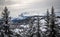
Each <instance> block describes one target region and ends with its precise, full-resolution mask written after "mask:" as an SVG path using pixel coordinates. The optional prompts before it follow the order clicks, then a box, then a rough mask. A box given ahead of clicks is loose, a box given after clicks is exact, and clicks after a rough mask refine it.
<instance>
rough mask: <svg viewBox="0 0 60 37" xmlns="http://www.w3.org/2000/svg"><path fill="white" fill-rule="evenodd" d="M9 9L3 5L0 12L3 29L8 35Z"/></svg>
mask: <svg viewBox="0 0 60 37" xmlns="http://www.w3.org/2000/svg"><path fill="white" fill-rule="evenodd" d="M9 13H10V12H9V11H8V8H7V7H5V8H4V11H3V12H2V19H3V24H4V25H3V27H4V31H5V34H7V35H8V36H10V35H9V34H10V30H9Z"/></svg>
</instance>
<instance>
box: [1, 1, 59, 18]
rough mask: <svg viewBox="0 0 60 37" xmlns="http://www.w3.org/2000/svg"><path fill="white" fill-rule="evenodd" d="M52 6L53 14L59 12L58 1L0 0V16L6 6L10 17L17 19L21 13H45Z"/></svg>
mask: <svg viewBox="0 0 60 37" xmlns="http://www.w3.org/2000/svg"><path fill="white" fill-rule="evenodd" d="M52 5H53V6H54V8H55V12H60V0H0V15H1V12H2V11H3V9H4V7H5V6H7V7H8V9H9V11H10V12H11V13H10V16H12V17H17V16H18V15H19V14H21V13H27V14H29V15H35V14H42V13H45V12H46V10H47V9H49V11H50V9H51V7H52Z"/></svg>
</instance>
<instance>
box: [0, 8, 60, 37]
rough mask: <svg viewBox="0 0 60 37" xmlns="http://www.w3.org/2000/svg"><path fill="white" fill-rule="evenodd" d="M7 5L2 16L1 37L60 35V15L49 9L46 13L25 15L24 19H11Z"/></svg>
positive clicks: (0, 21)
mask: <svg viewBox="0 0 60 37" xmlns="http://www.w3.org/2000/svg"><path fill="white" fill-rule="evenodd" d="M9 15H10V11H9V10H8V8H7V7H5V8H4V10H3V11H2V16H1V18H0V37H60V22H59V19H60V16H57V15H56V12H54V7H52V8H51V12H49V10H48V9H47V12H46V14H45V15H43V16H41V15H34V16H25V18H24V19H19V20H16V19H15V20H11V17H10V16H9Z"/></svg>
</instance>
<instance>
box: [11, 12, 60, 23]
mask: <svg viewBox="0 0 60 37" xmlns="http://www.w3.org/2000/svg"><path fill="white" fill-rule="evenodd" d="M55 14H56V16H60V12H55ZM28 17H30V16H24V15H23V14H21V15H19V17H17V18H13V19H12V22H14V23H15V22H21V21H22V20H24V19H26V18H28Z"/></svg>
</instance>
